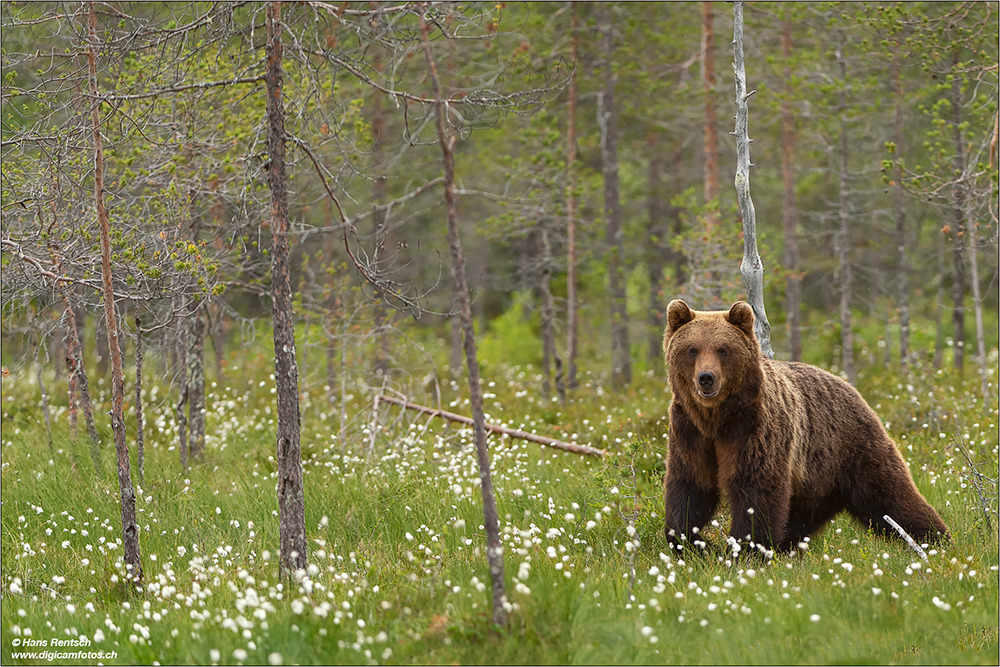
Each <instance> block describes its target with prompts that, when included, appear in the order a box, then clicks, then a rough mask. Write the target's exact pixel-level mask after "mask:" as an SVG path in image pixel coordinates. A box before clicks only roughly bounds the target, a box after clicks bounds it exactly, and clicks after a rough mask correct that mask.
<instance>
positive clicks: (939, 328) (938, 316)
mask: <svg viewBox="0 0 1000 667" xmlns="http://www.w3.org/2000/svg"><path fill="white" fill-rule="evenodd" d="M946 246H947V244H946V242H945V234H944V231H942V232H941V233H940V234H938V280H937V296H936V298H935V299H934V331H935V335H934V361H933V364H934V370H939V369H940V368H941V363H942V361H943V359H944V281H945V275H947V273H948V268H947V261H946V260H945V256H946V255H947V249H946Z"/></svg>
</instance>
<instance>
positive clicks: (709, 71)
mask: <svg viewBox="0 0 1000 667" xmlns="http://www.w3.org/2000/svg"><path fill="white" fill-rule="evenodd" d="M713 9H714V7H713V3H712V2H702V3H701V19H702V22H701V78H702V82H703V84H704V91H705V167H704V172H705V179H704V180H705V205H706V206H709V207H710V208H709V212H708V215H707V219H708V228H709V230H710V231H714V229H715V227H716V225H717V224H718V217H717V208H712V207H711V205H712V204H713V203H714V202H717V200H718V198H719V132H718V128H717V127H716V126H717V125H718V116H717V113H716V108H715V13H714V11H713Z"/></svg>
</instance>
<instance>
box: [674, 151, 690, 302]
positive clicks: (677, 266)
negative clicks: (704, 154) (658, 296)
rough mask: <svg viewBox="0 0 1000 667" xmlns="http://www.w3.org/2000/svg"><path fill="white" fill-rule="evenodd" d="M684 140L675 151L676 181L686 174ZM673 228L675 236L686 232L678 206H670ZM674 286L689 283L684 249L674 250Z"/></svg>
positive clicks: (678, 181)
mask: <svg viewBox="0 0 1000 667" xmlns="http://www.w3.org/2000/svg"><path fill="white" fill-rule="evenodd" d="M683 170H684V142H683V141H681V142H680V145H679V146H678V147H677V151H676V152H675V153H674V164H673V178H674V182H675V183H681V182H682V181H681V179H682V178H683V175H684V171H683ZM670 218H671V222H672V224H671V229H672V230H673V234H674V236H675V237H680V235H681V234H683V233H684V218H683V217H682V216H681V209H680V207H678V206H671V207H670ZM672 256H673V258H674V286H675V287H683V286H684V285H685V284H686V283H687V257H685V256H684V251H682V250H679V249H678V250H674V251H673V252H672Z"/></svg>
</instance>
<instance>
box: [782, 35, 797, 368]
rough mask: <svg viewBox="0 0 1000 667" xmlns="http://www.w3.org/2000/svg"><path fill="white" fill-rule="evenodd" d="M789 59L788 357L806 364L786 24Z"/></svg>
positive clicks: (785, 123) (785, 142)
mask: <svg viewBox="0 0 1000 667" xmlns="http://www.w3.org/2000/svg"><path fill="white" fill-rule="evenodd" d="M781 49H782V54H783V55H784V57H785V95H786V96H787V97H786V99H784V100H782V102H781V177H782V181H783V183H784V186H785V189H784V200H783V202H782V224H783V226H784V232H785V269H786V270H787V271H788V286H787V288H786V295H787V301H786V306H785V307H786V309H787V311H788V353H789V358H790V359H791V360H792V361H802V323H801V322H802V278H801V276H800V275H799V207H798V202H797V200H796V196H795V119H794V118H793V116H792V105H791V103H790V101H789V100H788V98H789V97H791V96H792V94H793V92H794V91H793V90H792V85H791V83H790V82H791V79H792V69H791V67H790V65H789V64H788V63H789V60H790V59H791V57H792V24H791V22H790V21H785V22H784V24H783V25H782V31H781Z"/></svg>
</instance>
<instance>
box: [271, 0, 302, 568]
mask: <svg viewBox="0 0 1000 667" xmlns="http://www.w3.org/2000/svg"><path fill="white" fill-rule="evenodd" d="M265 14H266V23H267V46H266V53H267V69H266V73H265V76H264V80H265V84H266V86H267V147H268V155H269V157H270V160H271V166H270V168H269V169H268V172H267V182H268V187H269V188H270V190H271V317H272V324H273V326H274V379H275V384H276V385H277V394H278V438H277V460H278V515H279V519H278V521H279V523H278V532H279V537H280V543H281V569H282V571H283V573H284V575H285V576H288V575H290V574H291V573H292V572H293V571H295V570H301V569H305V567H306V557H307V544H306V519H305V496H304V493H303V489H302V453H301V444H300V441H299V438H300V432H299V430H300V417H299V369H298V365H297V363H296V358H295V319H294V312H293V306H292V287H291V278H290V276H289V266H288V253H289V235H288V191H287V189H286V188H287V180H286V176H285V109H284V101H283V100H282V97H281V95H282V55H283V46H282V43H281V3H280V2H269V3H268V4H267V6H266V9H265Z"/></svg>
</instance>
